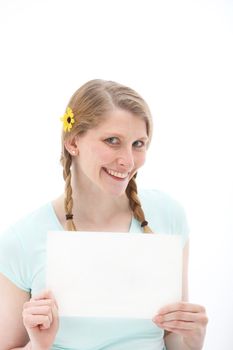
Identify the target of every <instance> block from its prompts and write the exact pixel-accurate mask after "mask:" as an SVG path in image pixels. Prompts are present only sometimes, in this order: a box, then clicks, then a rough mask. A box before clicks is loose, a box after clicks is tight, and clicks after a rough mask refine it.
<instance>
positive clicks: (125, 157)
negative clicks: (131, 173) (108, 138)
mask: <svg viewBox="0 0 233 350" xmlns="http://www.w3.org/2000/svg"><path fill="white" fill-rule="evenodd" d="M118 164H119V165H121V166H122V167H124V168H127V170H132V169H133V167H134V157H133V152H132V149H130V150H126V149H124V150H122V151H121V152H120V153H119V155H118Z"/></svg>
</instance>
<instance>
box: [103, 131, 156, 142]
mask: <svg viewBox="0 0 233 350" xmlns="http://www.w3.org/2000/svg"><path fill="white" fill-rule="evenodd" d="M104 135H105V136H106V137H107V136H109V135H112V136H117V137H120V138H124V137H125V136H124V135H122V134H119V133H117V132H114V131H109V132H108V131H107V132H106V131H105V132H104ZM136 140H149V137H148V136H142V137H137V138H136Z"/></svg>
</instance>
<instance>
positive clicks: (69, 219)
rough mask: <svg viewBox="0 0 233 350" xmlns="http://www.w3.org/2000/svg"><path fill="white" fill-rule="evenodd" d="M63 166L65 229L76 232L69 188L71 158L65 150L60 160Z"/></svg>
mask: <svg viewBox="0 0 233 350" xmlns="http://www.w3.org/2000/svg"><path fill="white" fill-rule="evenodd" d="M61 163H62V165H63V178H64V180H65V199H64V208H65V213H66V229H67V230H68V231H76V227H75V224H74V221H73V214H72V209H73V198H72V187H71V171H70V167H71V163H72V157H71V155H70V153H69V152H67V151H66V150H65V153H64V156H62V158H61Z"/></svg>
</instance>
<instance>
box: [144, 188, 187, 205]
mask: <svg viewBox="0 0 233 350" xmlns="http://www.w3.org/2000/svg"><path fill="white" fill-rule="evenodd" d="M138 195H139V198H140V200H141V202H143V204H144V205H146V206H148V207H151V206H152V208H153V207H156V209H158V208H161V209H163V210H164V209H167V210H175V209H180V208H182V205H181V203H180V202H179V201H178V200H177V199H175V198H174V197H172V196H171V195H170V194H168V193H167V192H163V191H161V190H158V189H140V190H139V191H138Z"/></svg>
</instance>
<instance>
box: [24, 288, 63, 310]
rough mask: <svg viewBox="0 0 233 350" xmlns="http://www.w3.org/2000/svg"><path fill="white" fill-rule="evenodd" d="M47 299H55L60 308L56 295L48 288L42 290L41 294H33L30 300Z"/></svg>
mask: <svg viewBox="0 0 233 350" xmlns="http://www.w3.org/2000/svg"><path fill="white" fill-rule="evenodd" d="M47 299H51V300H53V301H54V302H55V304H56V307H57V308H58V304H57V301H56V299H55V296H54V294H53V292H52V291H51V290H49V289H46V290H44V291H43V292H41V293H40V294H37V295H35V296H33V297H32V298H31V299H30V300H33V301H36V300H47Z"/></svg>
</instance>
